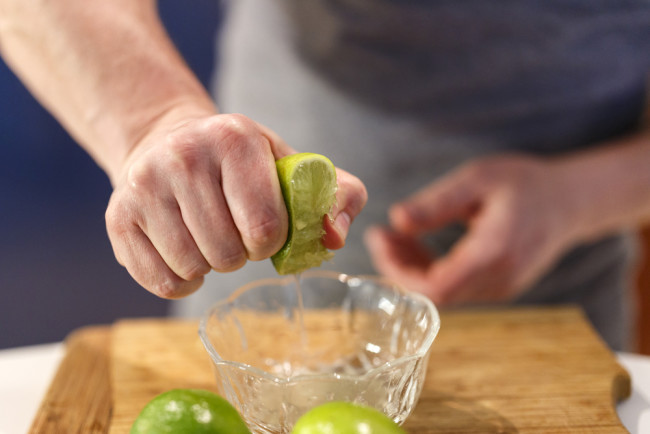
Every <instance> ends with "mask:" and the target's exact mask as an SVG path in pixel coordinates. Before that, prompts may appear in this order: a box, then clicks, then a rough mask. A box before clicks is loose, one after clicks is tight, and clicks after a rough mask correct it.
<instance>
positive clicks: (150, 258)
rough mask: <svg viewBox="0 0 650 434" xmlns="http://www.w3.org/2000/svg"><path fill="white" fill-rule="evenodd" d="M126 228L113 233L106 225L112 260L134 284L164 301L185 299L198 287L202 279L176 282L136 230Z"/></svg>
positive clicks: (163, 262) (147, 241)
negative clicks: (164, 299) (115, 259)
mask: <svg viewBox="0 0 650 434" xmlns="http://www.w3.org/2000/svg"><path fill="white" fill-rule="evenodd" d="M108 221H109V220H108V219H107V222H108ZM128 226H129V227H128V228H121V229H120V230H118V231H116V230H113V228H112V227H111V224H107V227H108V235H109V239H110V241H111V244H112V246H113V252H114V253H115V257H116V258H118V262H119V263H120V264H122V265H123V266H124V267H125V268H126V269H127V271H128V272H129V274H130V275H131V276H132V277H133V278H134V279H135V281H136V282H138V283H139V284H140V285H141V286H142V287H144V288H145V289H147V290H148V291H149V292H151V293H153V294H155V295H157V296H158V297H162V298H168V299H175V298H181V297H185V296H187V295H189V294H191V293H193V292H194V291H196V290H197V289H199V288H200V287H201V285H202V284H203V277H202V276H201V277H197V278H196V279H194V280H191V281H187V280H184V279H182V278H180V277H179V276H178V275H176V273H174V272H173V271H172V270H171V269H170V268H169V267H168V266H167V264H166V263H165V261H164V260H163V259H162V257H161V256H160V254H159V253H158V251H157V250H156V249H155V248H154V246H153V245H152V244H151V242H150V241H149V239H148V238H147V236H146V235H145V234H144V232H142V230H141V229H140V227H138V226H137V225H135V224H129V225H128Z"/></svg>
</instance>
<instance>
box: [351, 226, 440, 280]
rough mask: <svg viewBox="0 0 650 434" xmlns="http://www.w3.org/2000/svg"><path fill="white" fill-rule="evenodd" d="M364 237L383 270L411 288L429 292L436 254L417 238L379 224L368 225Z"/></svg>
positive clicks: (372, 257)
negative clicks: (431, 271)
mask: <svg viewBox="0 0 650 434" xmlns="http://www.w3.org/2000/svg"><path fill="white" fill-rule="evenodd" d="M364 239H365V243H366V247H367V249H368V252H369V254H370V257H371V260H372V262H373V264H374V266H375V268H376V269H377V271H378V272H379V273H380V274H382V275H384V276H387V277H389V278H391V279H393V280H395V281H396V282H398V283H400V284H401V285H403V286H404V287H405V288H407V289H409V290H412V291H417V292H426V288H427V286H428V282H427V273H428V270H429V268H430V267H431V266H432V263H433V260H434V258H433V257H432V255H431V253H430V252H429V251H428V250H427V249H426V248H425V247H424V246H423V245H422V244H421V243H420V242H419V241H418V240H416V239H415V238H413V237H410V236H407V235H404V234H400V233H397V232H393V231H389V230H386V229H384V228H381V227H377V226H375V227H371V228H369V229H368V230H367V231H366V233H365V238H364Z"/></svg>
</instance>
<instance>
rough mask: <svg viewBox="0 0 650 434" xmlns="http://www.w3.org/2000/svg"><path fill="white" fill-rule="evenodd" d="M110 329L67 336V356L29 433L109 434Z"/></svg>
mask: <svg viewBox="0 0 650 434" xmlns="http://www.w3.org/2000/svg"><path fill="white" fill-rule="evenodd" d="M109 341H110V329H109V328H107V327H89V328H84V329H80V330H78V331H76V332H74V333H73V334H71V335H70V336H69V337H68V338H67V339H66V342H65V343H66V355H65V357H64V359H63V361H62V362H61V365H60V366H59V369H58V370H57V373H56V375H55V376H54V379H53V380H52V383H51V384H50V387H49V389H48V391H47V393H46V395H45V398H44V399H43V401H42V403H41V406H40V408H39V410H38V411H37V413H36V417H35V419H34V421H33V423H32V426H31V428H30V430H29V433H32V434H36V433H38V434H50V433H51V434H61V433H66V434H75V433H105V432H107V429H108V426H109V424H110V416H111V407H112V405H111V396H112V395H111V391H110V386H111V384H110V379H109V370H108V363H109V355H108V351H109Z"/></svg>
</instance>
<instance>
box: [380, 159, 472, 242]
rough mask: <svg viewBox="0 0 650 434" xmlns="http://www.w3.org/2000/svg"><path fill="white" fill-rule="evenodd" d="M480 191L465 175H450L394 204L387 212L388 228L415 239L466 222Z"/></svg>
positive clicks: (462, 173)
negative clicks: (417, 236)
mask: <svg viewBox="0 0 650 434" xmlns="http://www.w3.org/2000/svg"><path fill="white" fill-rule="evenodd" d="M480 188H481V186H479V185H477V184H475V183H473V182H471V179H470V177H468V176H467V175H466V172H465V171H460V172H454V173H452V174H450V175H448V176H446V177H445V178H443V179H441V180H440V181H437V182H434V183H432V184H430V185H429V186H427V187H425V188H423V189H422V190H420V191H418V192H417V193H415V194H414V195H412V196H410V197H409V198H407V199H406V200H404V201H402V202H400V203H397V204H394V205H393V206H392V207H391V208H390V210H389V219H390V223H391V226H392V227H393V228H394V229H395V230H397V231H399V232H402V233H406V234H411V235H415V234H420V233H423V232H429V231H432V230H435V229H439V228H441V227H444V226H446V225H448V224H450V223H453V222H457V221H464V220H468V219H469V218H470V217H471V216H472V215H473V214H474V213H475V212H476V210H477V209H478V207H479V205H480V199H481V191H480Z"/></svg>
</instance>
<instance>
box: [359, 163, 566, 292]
mask: <svg viewBox="0 0 650 434" xmlns="http://www.w3.org/2000/svg"><path fill="white" fill-rule="evenodd" d="M566 200H570V199H569V197H568V195H567V191H566V190H565V187H564V186H563V184H562V182H561V178H560V177H558V176H556V173H555V168H554V164H553V162H552V161H550V160H543V159H541V158H534V157H527V156H519V155H506V156H497V157H490V158H485V159H481V160H477V161H475V162H472V163H469V164H467V165H465V166H464V167H462V168H460V169H459V170H457V171H455V172H453V173H451V174H449V175H448V176H446V177H444V178H443V179H441V180H440V181H439V182H435V183H433V184H431V185H429V186H427V187H425V188H424V189H422V190H421V191H420V192H418V193H416V194H415V195H414V196H412V197H410V198H408V199H407V200H405V201H404V202H402V203H399V204H396V205H394V206H393V207H392V208H391V209H390V212H389V216H390V222H391V228H380V227H374V228H371V229H370V230H369V231H368V232H367V234H366V242H367V244H368V247H369V249H368V250H369V251H370V254H371V256H372V259H373V262H374V264H375V266H376V268H377V269H378V270H379V271H380V272H381V273H382V274H385V275H387V276H389V277H391V278H393V279H394V280H396V281H397V282H400V283H402V284H403V285H404V286H405V287H407V288H409V289H412V290H415V291H418V292H422V293H424V294H426V295H428V296H429V297H430V298H431V299H432V300H434V302H437V303H439V304H456V303H464V302H479V301H498V300H505V299H510V298H512V297H514V296H516V295H517V294H518V293H520V292H521V291H523V290H524V289H526V288H527V287H528V286H530V285H531V284H532V283H534V282H535V281H536V280H537V279H538V278H539V277H540V276H541V275H542V274H543V273H544V272H545V271H546V270H547V269H548V268H549V267H550V266H551V265H553V263H554V262H555V261H556V260H557V259H558V258H559V256H560V255H561V254H562V253H563V252H564V251H565V250H566V249H567V248H568V247H569V246H570V243H571V240H572V231H571V229H570V227H569V225H568V224H567V221H568V219H567V217H566V213H567V211H566V210H567V209H569V208H571V207H567V206H563V203H566V202H565V201H566ZM459 221H460V222H464V223H465V224H466V226H467V232H466V234H465V235H464V236H463V237H462V238H461V239H460V240H459V241H458V243H457V244H456V245H455V246H454V247H453V248H452V249H451V251H450V252H449V253H448V254H447V255H446V256H444V257H441V258H435V257H433V255H432V254H431V253H430V252H429V251H428V250H427V249H426V248H425V247H424V246H423V244H422V243H421V241H420V240H419V239H418V237H419V236H420V235H422V234H424V233H426V232H433V231H435V230H437V229H440V228H442V227H444V226H446V225H447V224H449V223H452V222H459Z"/></svg>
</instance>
